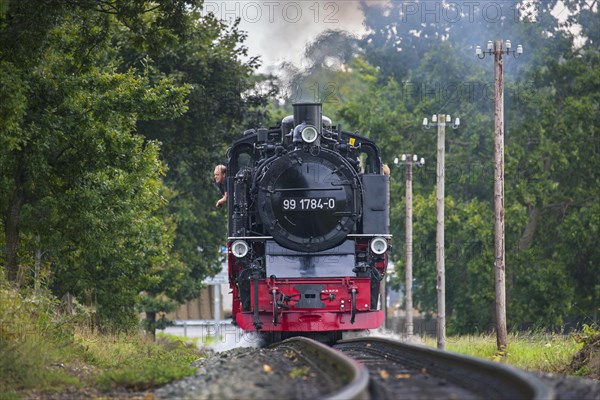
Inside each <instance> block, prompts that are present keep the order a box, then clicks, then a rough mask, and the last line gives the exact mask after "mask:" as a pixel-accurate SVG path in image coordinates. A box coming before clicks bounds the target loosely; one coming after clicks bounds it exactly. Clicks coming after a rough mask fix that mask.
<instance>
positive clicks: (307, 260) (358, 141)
mask: <svg viewBox="0 0 600 400" xmlns="http://www.w3.org/2000/svg"><path fill="white" fill-rule="evenodd" d="M389 185H390V181H389V176H386V175H384V174H383V173H382V164H381V157H380V152H379V149H378V147H377V146H376V145H375V143H374V142H373V141H371V140H370V139H368V138H366V137H364V136H361V135H360V134H358V133H357V132H356V133H351V132H347V131H344V130H342V129H341V127H336V126H333V125H332V122H331V119H329V118H327V117H325V116H323V114H322V105H321V104H320V103H300V104H294V105H293V115H290V116H287V117H286V118H284V119H283V120H282V121H281V123H280V124H279V125H278V126H277V127H275V128H269V129H267V128H260V129H252V130H249V131H246V132H245V133H244V135H243V136H242V137H241V138H239V139H238V140H236V141H235V142H234V143H233V144H232V147H231V148H230V149H229V151H228V177H227V190H228V193H229V196H228V213H229V219H228V266H229V282H230V287H231V290H232V295H233V305H232V314H233V318H234V321H235V323H237V325H239V326H240V327H241V328H242V329H243V330H245V331H258V332H259V333H260V334H261V335H263V336H264V337H265V338H266V339H267V340H269V341H274V340H281V339H284V338H286V337H288V336H294V335H308V334H309V333H310V335H312V336H313V337H316V338H317V339H318V340H323V341H335V340H338V339H340V338H341V337H342V332H345V331H360V330H365V329H370V328H376V327H379V326H380V325H381V323H382V322H383V318H384V316H383V312H382V311H381V310H380V288H381V281H382V278H383V274H384V271H385V268H386V265H387V251H388V247H389V241H390V239H391V235H390V233H389V232H390V230H389ZM310 335H309V336H310ZM319 335H321V336H319Z"/></svg>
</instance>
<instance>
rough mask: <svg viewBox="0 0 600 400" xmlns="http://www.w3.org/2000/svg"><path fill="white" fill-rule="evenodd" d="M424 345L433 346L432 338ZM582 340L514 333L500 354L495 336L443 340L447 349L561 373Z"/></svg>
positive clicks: (518, 365) (579, 347)
mask: <svg viewBox="0 0 600 400" xmlns="http://www.w3.org/2000/svg"><path fill="white" fill-rule="evenodd" d="M425 344H426V345H428V346H432V347H435V346H436V340H435V338H426V340H425ZM582 346H583V344H582V343H580V342H578V341H577V340H576V339H575V338H574V337H572V336H565V335H556V334H544V333H531V332H530V333H514V334H509V336H508V348H507V350H506V351H505V352H504V353H499V352H498V349H497V348H496V336H494V335H481V336H460V337H449V338H448V339H447V340H446V350H448V351H452V352H454V353H460V354H466V355H470V356H473V357H479V358H485V359H488V360H491V361H496V362H503V363H506V364H510V365H513V366H515V367H518V368H521V369H525V370H529V371H544V372H562V370H563V369H564V368H565V367H566V366H567V365H568V364H569V362H570V361H571V359H572V358H573V356H574V355H575V353H577V351H579V350H580V349H581V347H582Z"/></svg>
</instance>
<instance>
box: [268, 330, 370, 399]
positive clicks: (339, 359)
mask: <svg viewBox="0 0 600 400" xmlns="http://www.w3.org/2000/svg"><path fill="white" fill-rule="evenodd" d="M272 347H277V348H280V347H282V348H286V347H287V348H291V349H292V350H294V351H296V352H298V353H300V354H302V356H303V357H306V358H307V359H308V358H310V359H311V360H316V361H317V362H318V367H319V369H321V370H322V371H323V372H325V373H327V374H330V376H336V377H339V376H342V377H344V378H345V380H346V381H347V382H348V383H347V384H346V385H344V386H342V387H340V388H339V389H337V390H335V391H334V392H332V393H329V394H326V395H323V396H322V397H319V398H318V399H319V400H354V399H356V400H366V399H368V398H369V371H368V370H367V368H366V367H365V366H364V365H362V364H360V363H358V362H356V361H355V360H353V359H352V358H350V357H348V356H347V355H345V354H343V353H341V352H339V351H337V350H334V349H332V348H331V347H329V346H326V345H324V344H323V343H320V342H317V341H316V340H312V339H309V338H305V337H294V338H291V339H286V340H284V341H282V342H280V343H278V344H276V345H273V346H272Z"/></svg>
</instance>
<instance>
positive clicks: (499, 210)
mask: <svg viewBox="0 0 600 400" xmlns="http://www.w3.org/2000/svg"><path fill="white" fill-rule="evenodd" d="M502 54H503V51H502V40H496V43H495V47H494V216H495V222H494V257H495V263H494V267H495V282H496V342H497V346H498V350H500V351H503V350H505V349H506V346H507V332H506V287H505V255H504V250H505V246H504V82H503V73H504V71H503V66H502Z"/></svg>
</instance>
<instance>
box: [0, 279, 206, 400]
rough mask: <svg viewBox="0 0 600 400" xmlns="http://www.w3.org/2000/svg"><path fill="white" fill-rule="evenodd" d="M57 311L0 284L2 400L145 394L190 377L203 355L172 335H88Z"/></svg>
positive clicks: (39, 299) (55, 306) (46, 299)
mask: <svg viewBox="0 0 600 400" xmlns="http://www.w3.org/2000/svg"><path fill="white" fill-rule="evenodd" d="M58 309H59V307H58V302H57V301H56V300H54V299H52V298H51V297H50V296H46V297H44V296H33V295H32V294H27V293H17V292H16V291H15V290H14V289H12V288H10V287H8V286H7V285H3V284H2V282H0V398H1V399H18V398H21V397H27V396H33V397H45V395H46V394H50V393H52V392H60V391H64V390H66V389H69V390H70V392H69V393H70V394H71V396H72V397H73V396H74V397H77V396H78V395H77V393H78V392H77V391H82V392H81V393H84V392H85V393H89V392H92V393H96V394H100V395H101V393H102V392H103V391H107V390H115V389H118V390H131V391H144V390H147V389H150V388H154V387H156V386H160V385H164V384H165V383H168V382H170V381H173V380H176V379H180V378H183V377H184V376H188V375H191V374H193V372H194V368H192V367H191V363H192V361H194V360H197V359H198V358H201V357H202V356H204V355H203V354H202V353H200V352H199V350H198V347H197V343H196V342H194V341H189V340H181V339H179V338H175V337H174V336H169V335H161V336H159V337H158V338H157V340H156V341H153V340H151V339H150V338H149V337H148V336H146V335H144V334H143V333H141V332H140V333H133V334H112V335H106V334H99V333H97V332H91V331H90V330H88V329H84V328H81V326H82V324H81V321H78V320H77V318H74V317H73V316H69V317H67V316H65V315H62V314H61V313H60V312H58V311H57V310H58ZM73 391H74V392H73Z"/></svg>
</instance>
